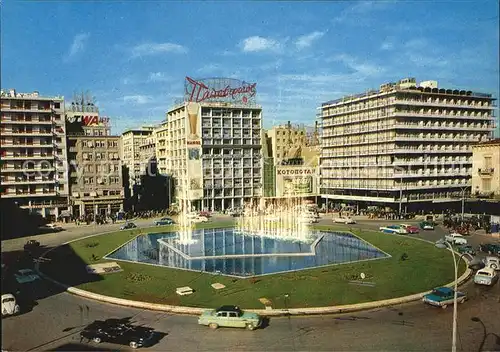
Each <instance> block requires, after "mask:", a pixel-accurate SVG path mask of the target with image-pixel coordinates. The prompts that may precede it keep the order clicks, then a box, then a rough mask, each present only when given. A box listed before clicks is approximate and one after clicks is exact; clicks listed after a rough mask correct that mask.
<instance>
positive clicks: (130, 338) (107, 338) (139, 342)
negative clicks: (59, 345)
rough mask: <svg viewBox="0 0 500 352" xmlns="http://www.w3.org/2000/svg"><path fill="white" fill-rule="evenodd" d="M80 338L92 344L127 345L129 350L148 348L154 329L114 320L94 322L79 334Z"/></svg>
mask: <svg viewBox="0 0 500 352" xmlns="http://www.w3.org/2000/svg"><path fill="white" fill-rule="evenodd" d="M80 336H81V337H82V338H85V339H88V340H91V341H93V342H94V343H101V342H111V343H116V344H120V345H129V346H130V347H131V348H139V347H144V346H148V344H149V343H150V342H151V340H152V338H153V336H154V329H152V328H149V327H144V326H134V325H131V324H127V323H120V322H117V321H116V320H115V319H108V320H106V321H100V320H96V321H94V322H93V323H92V324H90V325H87V326H86V327H85V328H84V329H83V330H82V331H81V332H80Z"/></svg>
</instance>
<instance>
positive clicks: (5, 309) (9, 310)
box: [2, 293, 21, 317]
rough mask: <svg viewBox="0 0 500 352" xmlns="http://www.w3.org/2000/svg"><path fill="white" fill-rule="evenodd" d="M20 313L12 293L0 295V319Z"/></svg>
mask: <svg viewBox="0 0 500 352" xmlns="http://www.w3.org/2000/svg"><path fill="white" fill-rule="evenodd" d="M20 311H21V308H20V307H19V304H17V302H16V297H14V295H13V294H12V293H6V294H3V295H2V317H5V316H8V315H15V314H18V313H19V312H20Z"/></svg>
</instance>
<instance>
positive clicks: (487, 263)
mask: <svg viewBox="0 0 500 352" xmlns="http://www.w3.org/2000/svg"><path fill="white" fill-rule="evenodd" d="M483 262H484V267H485V268H490V269H493V270H500V259H498V257H493V256H488V257H486V258H484V260H483Z"/></svg>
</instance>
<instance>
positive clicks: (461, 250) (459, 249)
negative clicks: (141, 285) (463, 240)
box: [457, 244, 476, 256]
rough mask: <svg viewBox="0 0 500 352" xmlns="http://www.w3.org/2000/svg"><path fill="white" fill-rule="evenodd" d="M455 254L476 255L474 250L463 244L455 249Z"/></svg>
mask: <svg viewBox="0 0 500 352" xmlns="http://www.w3.org/2000/svg"><path fill="white" fill-rule="evenodd" d="M457 252H458V253H460V254H465V253H467V254H470V255H471V256H475V255H476V251H475V250H474V248H473V247H472V246H470V245H468V244H463V245H461V246H458V247H457Z"/></svg>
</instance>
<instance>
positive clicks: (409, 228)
mask: <svg viewBox="0 0 500 352" xmlns="http://www.w3.org/2000/svg"><path fill="white" fill-rule="evenodd" d="M401 227H402V228H404V229H405V230H406V231H407V232H408V233H419V232H420V230H419V228H418V227H416V226H413V225H408V224H401Z"/></svg>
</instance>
